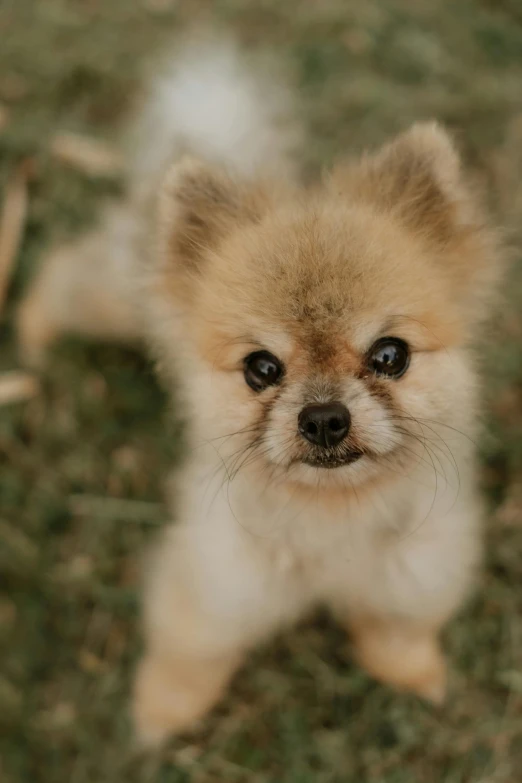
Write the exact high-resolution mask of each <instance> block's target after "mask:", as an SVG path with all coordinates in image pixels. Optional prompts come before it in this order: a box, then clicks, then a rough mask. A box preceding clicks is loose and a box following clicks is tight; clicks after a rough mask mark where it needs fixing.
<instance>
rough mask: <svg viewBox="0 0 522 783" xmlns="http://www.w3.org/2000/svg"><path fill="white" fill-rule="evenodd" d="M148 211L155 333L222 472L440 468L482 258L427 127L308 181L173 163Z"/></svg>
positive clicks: (455, 409)
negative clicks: (255, 180) (308, 186)
mask: <svg viewBox="0 0 522 783" xmlns="http://www.w3.org/2000/svg"><path fill="white" fill-rule="evenodd" d="M160 211H161V220H160V245H161V247H160V252H159V257H158V259H157V263H156V266H155V270H154V271H155V274H154V287H155V289H156V293H157V296H159V297H160V298H161V302H162V304H161V307H159V308H158V312H159V311H161V317H160V316H158V317H156V326H155V334H156V338H157V340H158V341H159V342H160V343H161V351H162V356H163V362H164V364H167V365H169V364H170V363H172V362H174V361H175V359H174V358H173V357H175V355H176V354H183V355H184V357H185V361H184V362H183V361H182V362H181V363H180V364H178V368H179V369H178V375H179V374H181V376H182V377H181V381H182V382H184V384H185V387H186V390H187V392H188V397H189V401H190V402H191V408H192V415H193V417H194V419H195V420H196V430H197V433H198V436H199V437H201V438H202V439H206V440H208V442H209V443H211V444H212V445H213V447H214V448H215V450H216V452H218V453H219V456H220V457H221V459H222V460H223V464H224V466H225V468H226V471H227V473H228V475H229V477H231V478H233V477H234V476H235V475H236V474H237V473H238V472H239V471H241V470H247V469H249V468H250V469H254V470H262V472H263V473H264V474H265V475H266V476H267V477H268V478H270V479H272V480H274V481H281V480H282V481H291V482H294V483H295V482H298V483H299V484H308V485H314V486H318V487H322V486H324V487H330V488H331V487H333V486H338V487H341V488H346V489H350V488H352V487H357V486H358V485H361V484H363V483H365V482H368V481H374V480H376V479H378V478H379V476H381V475H382V476H384V475H386V476H390V475H393V474H394V472H397V471H399V472H400V471H402V472H404V471H405V470H406V469H407V466H408V464H410V463H411V462H412V461H416V462H417V463H418V462H419V461H425V462H426V463H427V464H429V463H431V464H432V465H433V469H434V470H435V471H437V465H440V464H441V463H442V461H443V458H444V455H446V457H447V458H448V459H449V460H450V461H451V457H450V456H449V454H448V449H449V447H448V440H451V433H452V432H454V431H456V430H461V429H465V427H466V422H467V421H468V419H469V412H470V411H469V406H470V405H471V404H472V396H473V395H472V394H471V391H472V387H473V373H472V372H471V371H470V369H469V363H468V359H467V352H466V346H467V344H468V342H469V340H470V337H472V336H473V333H474V329H475V326H476V323H477V320H478V319H479V318H481V317H482V315H483V313H484V310H485V307H486V300H487V299H488V296H489V293H490V291H491V290H492V288H493V283H494V278H495V276H496V271H497V266H498V259H497V252H496V242H495V238H494V236H493V235H492V233H491V232H490V231H489V230H488V229H487V228H486V227H485V226H484V223H483V221H482V219H481V217H480V215H479V212H478V210H477V208H476V205H475V201H474V198H473V197H472V196H471V194H470V192H469V191H468V188H467V187H466V185H465V184H464V182H463V179H462V176H461V172H460V165H459V160H458V156H457V154H456V152H455V150H454V148H453V145H452V143H451V142H450V140H449V139H448V137H447V135H446V134H445V132H444V131H443V130H441V129H440V128H439V127H437V126H436V125H433V124H428V125H419V126H415V127H414V128H412V129H411V130H410V131H409V132H407V133H405V134H403V135H402V136H399V137H398V138H397V139H396V140H395V141H393V142H392V143H391V144H389V145H387V146H385V147H384V148H382V149H381V150H379V151H378V152H376V153H375V154H371V155H367V156H365V157H364V158H363V159H362V160H359V161H358V162H355V163H351V164H346V165H343V166H341V167H339V168H337V169H335V170H334V171H333V172H332V173H331V174H330V175H329V176H328V178H327V179H325V181H324V182H323V183H321V185H320V186H317V187H316V188H315V189H312V190H308V191H302V190H296V189H294V188H293V187H287V186H278V185H274V184H266V183H265V184H261V185H259V184H258V185H252V184H248V183H246V184H245V183H243V184H240V183H237V182H235V181H233V180H232V179H230V178H228V177H227V176H226V175H225V174H223V173H221V172H219V171H216V170H214V169H213V168H210V167H208V166H206V165H205V164H202V163H199V162H195V161H185V162H181V163H179V164H177V165H175V166H174V167H173V169H172V171H171V172H170V174H169V175H168V177H167V181H166V184H165V187H164V191H163V193H162V199H161V210H160ZM152 309H154V307H153V308H152ZM174 314H175V318H174V317H172V316H173V315H174ZM174 323H176V326H175V327H174ZM180 343H181V344H180ZM167 369H168V367H167ZM450 452H451V450H450Z"/></svg>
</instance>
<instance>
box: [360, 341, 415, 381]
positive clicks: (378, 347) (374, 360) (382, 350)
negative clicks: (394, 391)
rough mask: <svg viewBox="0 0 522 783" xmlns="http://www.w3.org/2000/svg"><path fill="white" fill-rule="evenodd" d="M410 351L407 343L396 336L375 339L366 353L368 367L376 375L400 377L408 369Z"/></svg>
mask: <svg viewBox="0 0 522 783" xmlns="http://www.w3.org/2000/svg"><path fill="white" fill-rule="evenodd" d="M409 363H410V352H409V349H408V346H407V344H406V343H405V342H404V341H403V340H399V338H398V337H383V338H382V339H381V340H377V342H376V343H375V345H373V347H372V348H371V350H370V352H369V354H368V367H369V369H370V370H371V371H372V372H374V373H375V374H376V375H386V376H388V377H389V378H400V377H401V375H404V373H405V372H406V370H407V369H408V365H409Z"/></svg>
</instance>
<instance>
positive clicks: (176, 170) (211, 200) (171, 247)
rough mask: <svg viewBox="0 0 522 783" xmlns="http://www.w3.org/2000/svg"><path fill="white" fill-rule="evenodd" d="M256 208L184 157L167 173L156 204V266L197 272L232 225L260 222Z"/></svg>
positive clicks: (238, 188) (221, 177)
mask: <svg viewBox="0 0 522 783" xmlns="http://www.w3.org/2000/svg"><path fill="white" fill-rule="evenodd" d="M260 213H261V204H260V203H259V199H257V200H256V198H255V197H254V194H253V193H251V192H249V191H248V189H247V188H246V187H245V186H242V185H240V184H239V183H237V182H235V181H234V180H233V179H232V178H231V177H229V176H228V175H227V174H226V173H224V172H222V171H220V170H219V169H216V168H214V167H213V166H211V165H209V164H206V163H203V162H201V161H198V160H195V159H192V158H184V159H183V160H181V161H180V162H179V163H176V164H174V165H173V166H172V168H171V169H170V171H169V172H168V174H167V176H166V178H165V182H164V185H163V188H162V191H161V194H160V201H159V242H160V248H159V249H160V259H161V260H160V262H161V263H162V264H164V265H165V266H166V267H169V268H171V269H176V270H179V271H180V272H183V271H185V272H190V273H197V272H198V270H199V267H200V265H201V263H203V259H204V256H205V253H206V252H207V251H208V250H211V249H214V248H215V247H216V246H217V245H218V244H219V242H220V241H221V240H222V239H223V238H224V237H225V236H226V234H227V233H228V232H230V231H231V230H232V229H233V227H234V225H237V224H239V223H240V222H242V223H246V222H249V221H255V220H257V219H259V216H260Z"/></svg>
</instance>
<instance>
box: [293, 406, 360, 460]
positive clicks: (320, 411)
mask: <svg viewBox="0 0 522 783" xmlns="http://www.w3.org/2000/svg"><path fill="white" fill-rule="evenodd" d="M297 426H298V429H299V432H300V433H301V435H302V436H303V438H306V440H307V441H309V442H310V443H313V444H314V446H321V447H322V448H323V449H327V448H330V447H332V446H337V445H338V444H339V443H340V442H341V441H342V439H343V438H344V437H345V436H346V434H347V432H348V430H349V429H350V414H349V412H348V409H347V408H345V406H344V405H343V404H342V403H340V402H329V403H326V404H325V405H307V406H306V407H305V408H303V410H302V411H301V413H300V414H299V416H298V419H297Z"/></svg>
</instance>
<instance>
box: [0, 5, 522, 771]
mask: <svg viewBox="0 0 522 783" xmlns="http://www.w3.org/2000/svg"><path fill="white" fill-rule="evenodd" d="M196 15H201V16H202V17H204V18H205V19H207V20H208V19H209V18H214V19H216V20H218V21H219V22H220V23H223V24H226V25H230V26H231V27H232V28H233V29H234V30H235V31H236V34H237V35H238V36H239V37H240V38H241V39H242V40H244V41H245V42H247V43H248V44H251V45H253V44H256V45H262V46H265V47H277V48H279V49H282V50H284V51H285V52H287V53H288V55H289V56H291V57H292V58H293V59H294V61H295V63H296V76H297V80H298V82H299V84H300V88H301V90H302V94H303V98H304V105H305V115H306V116H305V120H306V122H307V124H308V127H309V131H310V135H311V138H312V140H313V143H311V144H310V146H309V148H308V151H307V160H306V162H305V163H306V165H307V166H309V167H310V170H317V168H318V167H319V166H321V165H322V164H324V163H325V162H328V161H329V160H330V159H331V158H332V157H333V156H335V155H336V154H338V153H339V152H342V151H343V150H346V149H358V148H361V147H362V146H363V145H364V144H367V143H377V142H379V141H381V140H383V139H384V138H386V137H387V136H388V135H389V134H390V133H391V132H394V131H396V130H398V129H400V128H403V127H405V126H406V125H407V124H408V123H409V122H411V121H413V120H414V119H418V118H422V117H431V116H436V117H438V118H440V119H442V120H443V121H445V122H447V123H448V124H449V125H450V126H451V127H452V128H453V129H454V130H455V131H456V132H457V134H458V136H459V138H460V140H461V143H462V147H463V149H464V151H465V153H466V156H467V158H468V160H469V161H470V163H471V164H472V165H473V166H474V167H475V169H476V171H477V172H478V173H479V174H480V175H481V176H482V177H483V179H484V180H485V182H486V183H488V184H489V186H490V192H491V193H492V199H491V200H492V203H493V205H494V206H495V207H499V211H500V212H501V213H502V214H501V217H506V218H507V211H506V210H507V208H508V207H509V208H510V210H511V212H513V211H514V215H513V214H511V216H510V217H511V219H513V217H514V218H515V221H514V225H515V227H517V226H519V225H520V224H522V206H521V204H522V197H521V188H520V186H519V185H518V181H517V176H516V171H515V176H514V177H511V176H508V175H511V174H512V173H513V171H512V169H513V168H514V166H515V163H514V162H513V161H516V160H518V165H520V162H521V158H522V154H521V151H522V137H521V135H520V134H518V135H517V132H516V127H517V126H516V125H515V124H514V122H515V120H516V117H517V115H519V114H520V112H522V9H521V6H520V3H519V0H497V2H493V1H492V0H490V2H486V1H485V0H484V1H481V0H461V2H459V3H458V4H457V3H454V2H450V0H439V1H438V2H433V0H418V1H417V2H416V3H411V2H409V1H408V0H387V1H386V0H380V1H377V0H369V2H366V3H364V4H363V3H359V2H355V0H344V1H343V0H325V1H324V2H321V3H319V2H315V3H312V2H306V0H287V2H280V1H279V2H276V1H275V0H260V1H259V2H253V1H252V2H250V3H247V2H240V1H239V0H218V1H217V2H213V3H211V2H210V0H208V1H207V0H191V2H190V3H188V2H186V3H184V2H174V1H173V0H140V1H139V2H138V0H136V1H135V2H132V3H131V2H129V0H110V2H108V0H107V2H102V0H46V2H45V3H43V2H37V0H16V2H15V0H4V2H3V3H2V4H1V6H0V36H1V41H2V44H1V46H0V104H1V105H3V106H4V108H7V109H8V112H9V119H8V122H7V124H6V126H5V127H4V129H3V130H2V131H1V132H0V186H2V185H3V184H4V182H5V181H6V179H7V177H8V176H9V173H10V171H12V169H13V166H15V165H16V163H17V161H19V160H20V159H21V158H23V159H25V158H27V157H29V158H31V159H33V164H34V178H33V181H32V182H31V208H30V215H29V220H28V224H27V228H26V233H25V238H24V243H23V247H22V252H21V257H20V260H19V266H18V269H17V272H16V276H15V279H14V281H13V284H12V287H11V292H10V298H9V300H8V303H7V306H6V308H5V310H4V313H3V314H2V332H1V336H0V346H1V353H0V369H7V368H10V367H13V366H16V355H15V347H14V338H13V333H12V328H11V317H12V314H13V312H14V308H15V306H16V302H17V300H18V298H19V296H20V293H21V291H22V289H23V287H24V285H25V283H26V281H27V277H28V275H29V274H30V271H31V269H32V268H33V267H34V265H35V264H37V263H38V258H39V256H40V254H41V251H42V250H43V249H44V248H45V247H46V246H48V245H49V243H50V242H51V241H52V240H54V239H55V238H57V237H60V236H69V235H73V234H75V233H77V232H78V231H79V230H80V229H81V228H82V227H84V226H87V225H89V223H90V222H91V221H92V220H94V219H95V215H96V212H97V210H98V209H99V206H100V204H101V202H102V200H103V199H105V198H110V197H111V195H114V193H115V192H117V191H118V188H119V187H120V186H121V183H117V182H116V183H111V182H104V181H102V180H100V181H97V180H92V179H89V178H87V177H84V176H82V175H81V174H79V173H77V172H75V171H74V170H72V169H68V168H66V167H65V166H63V165H60V164H58V163H57V162H56V161H53V160H52V159H51V158H50V157H49V155H48V153H47V149H48V141H49V138H50V137H51V135H52V133H53V132H55V131H56V130H57V129H59V130H63V129H66V130H79V131H82V132H85V133H88V134H90V135H92V136H100V137H108V138H110V137H111V136H112V135H113V134H114V133H115V131H116V129H117V125H118V122H119V120H120V118H121V117H122V116H123V113H124V110H125V109H126V108H127V106H128V105H129V103H130V102H131V99H132V96H133V95H134V93H135V92H136V89H137V85H138V83H139V77H140V73H141V71H142V68H143V66H144V64H145V62H146V59H147V56H148V55H149V54H150V53H151V52H153V51H156V50H157V49H158V48H161V46H162V45H163V43H164V42H166V41H167V40H168V37H169V36H170V35H173V34H177V33H179V32H180V31H183V29H184V28H185V27H186V25H187V24H189V23H190V22H191V21H193V20H194V17H195V16H196ZM517 155H518V159H517ZM499 171H500V172H501V174H502V176H501V177H500V190H499V191H493V189H492V188H493V183H494V182H497V184H498V181H499V177H498V176H497V174H498V172H499ZM518 172H519V175H522V166H520V168H519V169H518ZM518 180H520V181H522V177H521V176H518ZM499 205H500V206H499ZM517 210H518V213H517ZM517 218H518V222H517ZM506 290H507V296H506V300H505V302H504V305H503V307H502V308H501V313H500V315H499V317H498V318H497V320H496V323H495V328H494V330H493V331H492V335H491V339H490V340H489V341H488V345H489V347H487V346H486V347H483V348H481V349H480V358H481V363H482V365H483V367H484V375H485V378H486V387H487V399H488V405H487V410H488V412H489V413H488V417H487V418H488V422H487V423H488V426H487V432H486V433H485V435H484V441H483V444H482V466H483V467H482V476H483V488H484V491H485V493H486V495H487V498H488V502H489V506H490V515H489V524H488V549H487V551H488V557H487V560H488V562H487V569H486V572H485V574H484V577H483V580H482V583H481V586H480V589H479V591H478V594H477V595H476V597H475V598H474V600H473V601H472V602H471V604H470V606H469V607H468V608H467V609H466V611H465V612H464V613H463V614H462V615H461V616H460V617H459V618H458V619H456V620H455V622H454V623H453V624H452V625H451V628H450V629H449V630H448V633H447V639H446V642H447V647H448V651H449V654H450V657H451V661H452V665H453V669H454V674H453V683H452V696H451V699H450V701H449V703H448V705H447V707H445V708H444V709H443V710H442V711H441V712H436V711H433V710H430V709H429V708H427V707H425V706H423V705H422V704H420V703H419V702H418V701H416V700H415V699H413V698H409V697H404V696H398V695H396V694H393V693H391V692H390V691H389V690H387V689H386V688H384V687H381V686H378V685H376V684H375V683H373V682H372V681H370V680H369V678H367V677H366V676H365V675H364V674H363V673H362V672H361V671H360V670H359V669H357V668H356V667H355V666H354V665H352V664H351V663H350V661H349V658H348V657H346V656H345V654H344V652H345V649H344V648H345V642H344V639H343V637H342V634H341V633H340V632H339V631H338V630H337V629H336V628H334V627H333V626H332V625H331V623H330V622H329V621H328V620H327V619H325V618H323V617H317V618H315V619H314V620H312V621H310V622H308V623H306V624H305V625H304V626H303V627H301V628H299V629H297V630H296V631H295V632H294V633H292V634H289V635H286V636H284V637H283V638H281V639H278V640H275V641H273V642H271V643H270V644H269V645H267V647H266V648H265V649H263V650H260V651H258V652H257V653H256V654H255V655H254V656H253V660H252V661H251V663H250V665H248V666H247V668H246V669H245V671H243V672H242V673H241V674H240V676H239V677H238V679H237V680H236V682H235V683H234V686H233V689H232V692H231V694H230V696H229V698H228V699H227V701H226V702H225V704H223V705H221V706H220V707H219V709H218V710H217V711H216V713H215V714H214V715H213V716H212V717H211V718H210V719H209V721H208V722H207V724H206V726H205V728H204V730H203V732H201V733H199V734H196V735H192V736H190V737H188V738H185V739H184V740H183V741H182V740H177V741H176V742H174V743H172V744H171V745H170V746H169V747H168V748H167V749H166V750H165V751H164V752H163V753H162V754H160V755H159V756H157V757H142V756H139V755H137V754H136V752H135V751H134V750H133V748H132V745H131V743H130V734H129V724H128V718H127V707H128V688H129V680H130V674H131V671H132V665H133V661H134V660H135V657H136V654H137V652H138V649H139V626H138V621H137V583H138V577H137V574H138V570H139V566H138V563H139V556H140V553H141V552H142V551H143V548H144V546H145V544H146V542H147V541H148V540H149V539H150V537H151V536H152V535H153V534H154V532H155V531H156V530H157V528H158V526H159V525H161V524H162V523H163V521H164V515H165V513H164V511H163V508H162V505H161V499H162V478H163V477H164V476H165V475H166V473H167V469H168V466H169V465H171V464H172V462H173V461H175V459H176V458H177V455H178V452H179V450H180V446H179V442H180V435H179V428H178V427H177V426H176V425H175V424H169V425H168V426H166V424H165V414H164V413H163V412H162V411H163V410H164V407H165V406H164V400H163V396H162V393H161V391H160V390H159V389H158V388H157V386H156V383H155V381H154V378H153V375H152V371H151V367H150V365H149V364H148V362H147V361H146V360H145V359H143V358H142V357H141V356H138V355H136V354H134V353H132V352H130V351H125V350H120V349H116V348H108V347H105V346H92V345H85V344H80V343H74V342H71V341H69V342H66V343H65V344H63V345H62V346H60V347H59V348H58V349H57V350H56V351H55V353H54V354H53V359H52V363H51V366H50V368H49V371H48V373H47V376H46V378H45V379H44V384H43V391H42V394H41V395H40V396H39V397H38V398H37V399H34V400H32V401H31V402H29V403H26V404H21V405H12V406H11V407H9V408H2V409H1V410H0V463H1V470H0V578H1V583H2V588H3V590H2V594H1V598H0V631H1V632H0V653H1V660H2V668H1V673H0V736H1V740H0V742H1V760H0V778H1V779H2V781H5V783H29V782H30V783H123V781H125V783H145V781H147V783H149V782H150V781H154V782H156V781H157V783H185V782H186V781H194V783H242V782H243V781H245V782H247V781H248V783H366V781H368V783H419V781H422V783H518V781H520V779H521V772H520V770H521V769H522V315H521V313H522V260H521V259H520V255H519V257H518V263H515V268H514V271H513V273H512V276H511V278H510V282H509V284H508V285H507V286H506ZM105 497H107V498H110V501H107V502H103V500H101V501H100V500H97V499H99V498H102V499H103V498H105ZM129 504H130V505H129Z"/></svg>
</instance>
